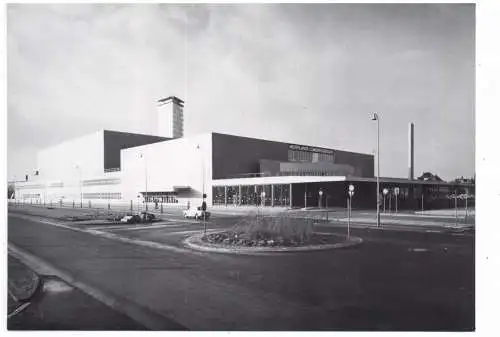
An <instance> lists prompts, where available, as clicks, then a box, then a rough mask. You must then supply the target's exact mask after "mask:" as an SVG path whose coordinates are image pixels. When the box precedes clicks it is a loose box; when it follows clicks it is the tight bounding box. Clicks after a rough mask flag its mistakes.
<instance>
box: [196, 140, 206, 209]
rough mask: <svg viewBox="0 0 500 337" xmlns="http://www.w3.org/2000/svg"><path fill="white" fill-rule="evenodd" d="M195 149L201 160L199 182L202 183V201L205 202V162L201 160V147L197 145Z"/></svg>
mask: <svg viewBox="0 0 500 337" xmlns="http://www.w3.org/2000/svg"><path fill="white" fill-rule="evenodd" d="M196 149H197V150H199V151H200V159H201V172H202V174H201V178H202V179H201V181H202V186H201V187H202V199H203V201H205V161H204V160H203V153H202V151H201V146H200V144H198V145H197V146H196Z"/></svg>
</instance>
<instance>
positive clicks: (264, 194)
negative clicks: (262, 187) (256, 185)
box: [260, 191, 266, 207]
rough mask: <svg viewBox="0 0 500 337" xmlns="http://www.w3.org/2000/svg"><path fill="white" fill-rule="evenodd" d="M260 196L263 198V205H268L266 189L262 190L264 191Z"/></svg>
mask: <svg viewBox="0 0 500 337" xmlns="http://www.w3.org/2000/svg"><path fill="white" fill-rule="evenodd" d="M260 198H261V204H262V207H264V206H265V205H266V192H265V191H262V193H261V194H260Z"/></svg>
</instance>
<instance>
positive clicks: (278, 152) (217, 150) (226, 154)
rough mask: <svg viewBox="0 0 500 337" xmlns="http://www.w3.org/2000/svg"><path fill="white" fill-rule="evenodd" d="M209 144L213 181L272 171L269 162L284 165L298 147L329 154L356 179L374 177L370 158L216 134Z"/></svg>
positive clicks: (272, 168)
mask: <svg viewBox="0 0 500 337" xmlns="http://www.w3.org/2000/svg"><path fill="white" fill-rule="evenodd" d="M212 142H213V150H212V156H213V158H212V160H213V173H212V178H213V179H225V178H242V177H245V176H250V175H251V174H257V173H259V172H260V170H261V167H267V168H268V170H270V171H275V170H276V168H275V164H273V163H272V162H270V161H278V162H288V161H289V158H288V150H289V149H299V148H300V149H305V151H314V152H319V153H322V152H325V151H330V152H332V151H333V153H334V164H343V165H349V166H351V167H353V168H354V175H356V176H360V177H373V175H374V156H373V155H367V154H362V153H355V152H346V151H338V150H332V149H326V148H320V147H310V146H302V145H297V144H292V143H282V142H274V141H269V140H262V139H255V138H247V137H240V136H233V135H226V134H219V133H213V134H212ZM323 150H325V151H323ZM265 160H269V161H267V162H266V161H265ZM261 165H262V166H261ZM315 165H319V166H321V165H323V164H321V163H318V164H315Z"/></svg>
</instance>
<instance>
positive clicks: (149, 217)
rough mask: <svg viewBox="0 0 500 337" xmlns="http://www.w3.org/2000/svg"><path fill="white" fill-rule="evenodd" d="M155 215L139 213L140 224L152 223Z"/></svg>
mask: <svg viewBox="0 0 500 337" xmlns="http://www.w3.org/2000/svg"><path fill="white" fill-rule="evenodd" d="M155 218H156V217H155V215H154V214H152V213H148V212H142V213H141V219H142V222H153V221H154V220H155Z"/></svg>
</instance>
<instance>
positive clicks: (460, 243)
mask: <svg viewBox="0 0 500 337" xmlns="http://www.w3.org/2000/svg"><path fill="white" fill-rule="evenodd" d="M38 216H40V214H38ZM31 219H33V218H31ZM163 220H164V221H162V222H160V223H157V224H153V225H149V226H150V227H149V228H147V229H142V228H139V226H135V225H134V226H132V225H125V226H117V227H113V228H111V226H108V228H105V225H102V227H101V228H96V227H99V226H92V227H85V226H84V225H76V226H75V225H74V224H70V225H68V222H67V221H66V222H65V221H61V220H57V219H49V220H36V219H35V220H30V219H28V218H26V217H19V216H17V215H16V214H15V213H14V212H11V213H9V223H8V226H9V227H8V228H9V229H8V230H9V243H10V244H13V245H16V246H18V247H21V248H23V249H25V250H26V251H28V252H31V253H32V254H35V255H36V256H37V257H39V258H41V259H43V260H45V261H49V262H50V263H52V264H53V265H54V266H56V267H57V268H60V269H61V270H65V271H67V272H68V273H70V274H71V275H73V276H74V278H75V279H78V280H80V281H81V282H84V283H88V284H90V285H92V286H93V287H96V288H98V289H100V290H102V292H103V293H109V294H111V295H113V296H116V297H123V298H126V299H127V300H130V301H133V302H134V303H136V304H137V305H139V306H141V307H145V308H147V309H149V310H152V311H154V312H156V313H158V314H160V315H162V316H163V317H165V318H166V319H171V320H173V321H174V322H176V323H178V324H180V325H182V326H185V327H187V328H189V329H195V330H199V329H201V330H203V329H209V330H212V329H215V330H218V329H221V330H262V329H271V330H273V329H277V330H294V329H298V330H322V329H328V330H339V329H340V330H342V329H347V330H359V329H361V330H365V329H368V330H370V329H375V330H380V329H382V330H385V329H389V330H391V329H396V330H398V329H399V330H400V329H403V330H406V329H409V330H415V329H416V330H426V329H455V330H469V329H471V328H472V327H473V326H474V295H473V294H474V292H473V290H474V277H473V275H474V271H473V270H474V268H473V267H474V259H473V255H474V254H473V251H474V249H473V247H474V236H473V233H465V234H464V235H462V236H454V235H451V234H450V233H434V232H432V233H427V232H401V231H380V230H374V229H370V228H368V229H363V228H353V229H352V234H353V235H356V236H360V237H362V238H363V240H364V242H363V244H362V245H360V246H359V247H356V248H352V249H346V250H333V251H317V252H302V253H292V254H276V255H275V256H232V255H231V256H229V255H224V254H212V253H204V252H195V251H193V250H191V249H189V248H187V247H185V246H183V244H182V241H183V239H185V238H186V237H188V236H190V235H192V233H200V232H201V231H202V229H203V224H202V223H200V222H196V221H187V222H184V220H183V219H182V218H181V216H179V215H174V216H171V217H169V218H165V219H163ZM42 221H45V222H42ZM236 221H238V218H237V217H233V218H229V217H221V218H218V217H217V216H214V218H213V219H211V220H210V221H209V222H207V224H208V228H209V230H220V229H222V228H228V227H230V226H232V225H234V223H235V222H236ZM54 223H55V224H58V225H59V226H55V225H54ZM155 226H156V227H155ZM317 226H318V227H317V228H318V230H321V231H330V232H332V233H345V227H342V226H336V225H332V224H319V225H317ZM40 228H43V230H40ZM101 233H108V234H110V235H111V236H108V237H106V236H103V235H102V234H101ZM122 238H125V239H122ZM149 242H152V243H153V244H148V243H149ZM269 317H272V319H269Z"/></svg>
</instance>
